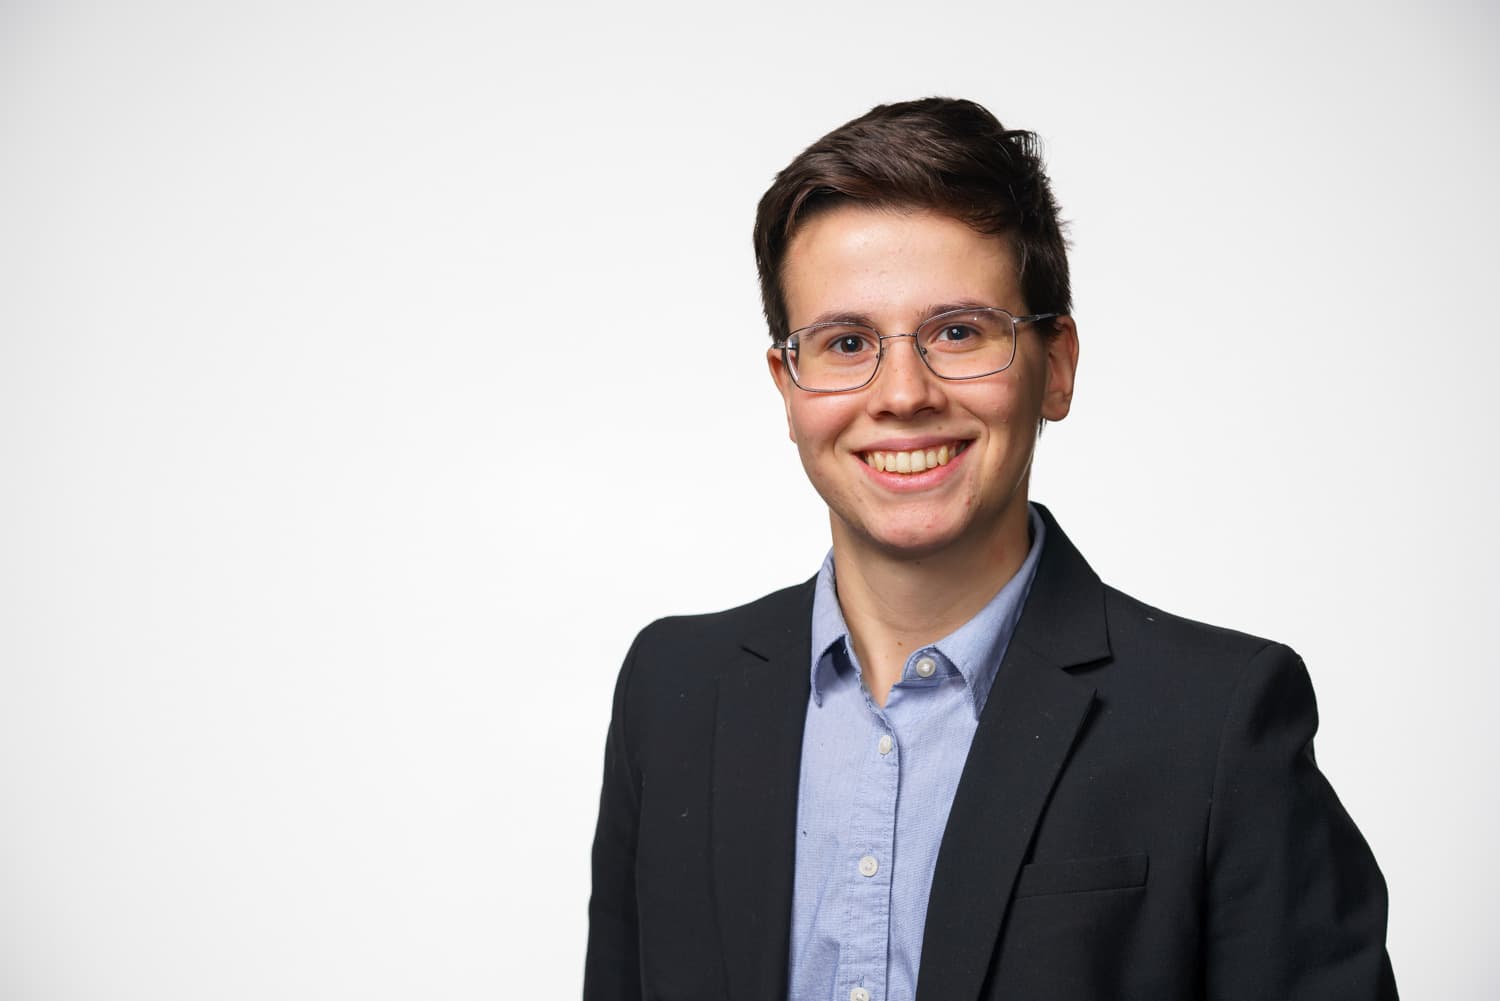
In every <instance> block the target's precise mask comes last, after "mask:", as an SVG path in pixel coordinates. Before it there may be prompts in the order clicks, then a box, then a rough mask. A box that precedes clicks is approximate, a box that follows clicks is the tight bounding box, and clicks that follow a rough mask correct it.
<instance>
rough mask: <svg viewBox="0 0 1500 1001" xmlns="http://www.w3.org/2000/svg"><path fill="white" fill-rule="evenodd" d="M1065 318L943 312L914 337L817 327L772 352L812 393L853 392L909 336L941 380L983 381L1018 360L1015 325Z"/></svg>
mask: <svg viewBox="0 0 1500 1001" xmlns="http://www.w3.org/2000/svg"><path fill="white" fill-rule="evenodd" d="M1061 315H1063V314H1061V313H1032V314H1030V315H1029V316H1016V315H1014V314H1012V313H1010V312H1008V311H1007V310H1004V309H998V308H995V307H991V306H982V307H975V308H972V309H954V310H949V311H948V312H945V313H938V314H937V315H936V316H932V317H929V318H928V319H926V320H924V321H923V322H922V325H921V326H920V327H918V328H917V329H916V330H914V331H913V332H911V333H909V334H882V333H880V332H879V331H878V330H876V329H875V328H874V327H870V326H866V325H865V324H862V323H845V322H841V321H834V322H831V323H814V324H812V325H811V326H808V327H801V328H799V329H797V330H794V331H792V332H791V333H790V334H788V335H787V336H786V337H785V338H784V339H782V340H779V341H776V342H775V343H774V344H773V345H772V347H774V348H778V349H780V351H781V359H782V361H783V362H784V363H785V365H786V368H787V371H788V372H789V373H791V376H792V382H794V383H795V384H796V385H797V387H798V388H799V389H802V390H805V391H806V392H809V393H848V392H853V391H854V390H856V389H863V388H864V387H866V386H868V385H869V384H870V383H871V382H872V381H874V379H875V373H876V372H878V371H880V362H881V360H882V359H883V358H884V357H885V342H886V341H889V340H895V339H896V338H898V337H910V338H911V339H912V346H913V347H915V348H916V349H917V357H918V358H921V359H922V362H923V363H924V364H925V365H926V366H927V368H928V370H929V371H931V372H932V374H933V375H935V376H937V377H938V378H939V379H948V380H950V381H962V380H964V379H982V378H984V377H985V376H987V375H994V374H995V373H997V372H1004V371H1005V370H1006V369H1007V368H1009V367H1010V365H1011V362H1013V361H1015V358H1016V326H1017V325H1018V324H1021V323H1034V322H1036V321H1038V320H1050V319H1052V318H1053V317H1057V316H1061Z"/></svg>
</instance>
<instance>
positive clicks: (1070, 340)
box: [1042, 316, 1078, 421]
mask: <svg viewBox="0 0 1500 1001" xmlns="http://www.w3.org/2000/svg"><path fill="white" fill-rule="evenodd" d="M1053 322H1054V323H1055V324H1057V333H1055V334H1053V335H1052V336H1051V337H1048V338H1047V339H1046V347H1047V385H1046V387H1045V388H1044V389H1043V390H1042V417H1043V418H1044V419H1046V420H1049V421H1060V420H1062V419H1063V418H1064V417H1066V416H1068V411H1069V410H1071V409H1072V407H1073V377H1074V376H1075V375H1076V374H1077V372H1078V325H1077V324H1075V323H1074V322H1073V318H1072V317H1071V316H1059V317H1058V318H1057V319H1056V320H1054V321H1053Z"/></svg>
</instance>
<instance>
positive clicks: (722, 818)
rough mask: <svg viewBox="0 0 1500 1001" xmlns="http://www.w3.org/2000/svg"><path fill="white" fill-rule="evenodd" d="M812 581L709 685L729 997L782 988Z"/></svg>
mask: <svg viewBox="0 0 1500 1001" xmlns="http://www.w3.org/2000/svg"><path fill="white" fill-rule="evenodd" d="M812 596H813V586H812V582H811V581H809V582H808V583H806V584H804V585H801V586H800V587H796V588H792V589H790V590H788V591H785V592H782V595H779V596H778V598H779V599H780V600H775V601H772V602H770V603H768V605H767V607H766V610H765V611H766V614H765V616H764V618H763V619H762V620H761V622H759V623H758V624H757V628H754V629H752V630H751V637H750V638H749V639H747V640H746V641H745V644H744V647H743V649H742V651H741V658H740V661H739V662H738V663H735V664H732V665H730V666H729V667H728V668H727V669H726V670H725V671H724V673H723V674H722V675H721V676H720V679H719V697H718V721H717V729H716V731H715V733H714V748H713V755H714V769H713V773H714V787H713V846H714V848H713V850H714V859H713V870H714V890H715V904H716V907H717V911H718V915H719V930H720V934H721V936H722V939H723V953H724V967H725V975H726V977H727V978H728V983H727V985H726V986H727V989H728V991H729V994H730V996H731V997H734V998H739V999H745V1001H768V999H772V998H782V997H785V995H786V989H787V962H788V958H787V954H788V943H789V939H790V935H791V911H792V887H793V878H794V873H795V868H796V827H797V790H798V786H799V784H800V780H801V776H800V768H801V763H802V729H803V724H804V722H805V718H806V715H807V699H808V689H809V677H808V672H809V657H810V649H811V645H812V637H811V621H812Z"/></svg>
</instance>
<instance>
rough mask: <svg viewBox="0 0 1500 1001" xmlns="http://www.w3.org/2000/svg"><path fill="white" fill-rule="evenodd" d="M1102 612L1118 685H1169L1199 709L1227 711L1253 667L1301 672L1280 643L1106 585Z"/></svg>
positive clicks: (1291, 653)
mask: <svg viewBox="0 0 1500 1001" xmlns="http://www.w3.org/2000/svg"><path fill="white" fill-rule="evenodd" d="M1105 614H1106V616H1107V617H1108V622H1109V638H1110V648H1111V654H1112V656H1111V663H1112V664H1113V665H1114V667H1115V668H1116V669H1117V670H1116V671H1114V672H1111V673H1113V674H1115V675H1116V677H1117V678H1118V680H1120V681H1121V682H1127V679H1134V681H1135V682H1139V683H1144V684H1146V685H1147V686H1153V687H1157V688H1158V689H1159V690H1160V689H1164V688H1168V687H1169V688H1171V689H1172V690H1175V691H1177V692H1178V693H1179V694H1180V695H1181V696H1182V697H1183V698H1184V699H1185V701H1186V702H1187V703H1190V704H1193V705H1196V706H1197V707H1198V708H1199V709H1200V710H1202V709H1206V708H1207V707H1208V706H1210V705H1217V706H1219V707H1220V708H1221V709H1223V708H1225V707H1227V705H1228V704H1229V701H1230V700H1231V699H1233V698H1234V693H1235V692H1236V690H1237V689H1239V688H1240V687H1241V685H1242V683H1243V682H1244V680H1245V679H1246V678H1247V677H1249V676H1250V675H1251V674H1253V673H1254V672H1255V671H1256V670H1257V665H1268V664H1269V665H1277V664H1284V665H1287V666H1295V667H1297V668H1301V664H1302V658H1301V657H1299V656H1298V655H1297V653H1296V651H1294V650H1293V649H1291V648H1290V647H1288V646H1286V645H1285V644H1283V643H1279V642H1277V641H1275V640H1271V639H1267V638H1266V637H1264V636H1256V635H1254V634H1252V633H1246V632H1241V631H1239V630H1237V629H1227V628H1225V627H1223V626H1217V625H1212V624H1209V623H1206V622H1198V621H1196V620H1193V619H1189V618H1185V617H1183V616H1180V615H1175V614H1173V613H1171V612H1167V611H1163V610H1162V609H1160V608H1157V607H1155V606H1153V605H1148V604H1146V603H1145V602H1143V601H1140V600H1139V599H1136V598H1133V597H1131V596H1130V595H1128V594H1125V593H1124V592H1122V591H1119V590H1117V589H1115V588H1112V587H1108V586H1106V587H1105ZM1120 668H1123V669H1124V670H1118V669H1120ZM1127 683H1128V682H1127Z"/></svg>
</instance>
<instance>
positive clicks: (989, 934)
mask: <svg viewBox="0 0 1500 1001" xmlns="http://www.w3.org/2000/svg"><path fill="white" fill-rule="evenodd" d="M1038 508H1039V510H1040V511H1041V514H1042V517H1043V520H1044V521H1045V522H1046V524H1047V541H1046V543H1045V545H1044V547H1043V550H1042V558H1041V563H1040V564H1039V565H1038V567H1037V573H1036V578H1035V579H1034V580H1033V582H1032V586H1031V592H1030V594H1029V595H1028V596H1027V599H1026V607H1025V608H1024V610H1023V611H1022V615H1021V620H1020V622H1019V623H1017V626H1016V632H1015V635H1014V636H1013V637H1012V639H1011V642H1010V646H1009V648H1008V649H1007V651H1006V655H1005V659H1004V661H1003V662H1002V663H1001V665H1000V668H999V672H998V674H997V675H996V678H995V684H994V687H993V688H992V689H991V691H990V696H989V700H988V701H987V702H986V704H985V707H984V711H983V713H982V714H981V716H980V720H979V727H978V729H977V730H976V731H975V733H974V742H973V744H972V745H971V746H970V748H969V757H968V760H967V761H966V762H965V764H964V770H963V774H962V776H961V777H960V778H959V783H958V790H957V792H956V794H955V796H954V800H953V807H952V810H951V811H950V813H949V815H948V825H947V828H946V830H945V831H944V835H943V843H942V847H941V848H940V849H939V852H938V860H937V868H936V870H935V872H934V874H933V881H932V892H931V895H930V896H929V898H928V905H927V923H926V928H925V932H924V935H923V940H922V966H921V971H920V973H919V974H918V981H917V1001H970V999H974V998H977V997H978V996H979V992H980V990H981V989H982V988H983V985H984V978H985V975H986V973H987V972H988V971H989V968H990V964H991V961H992V959H993V955H994V951H995V946H996V943H997V942H998V941H999V936H1000V930H1001V928H1002V927H1003V926H1004V923H1005V916H1006V913H1007V912H1008V910H1009V907H1010V899H1011V893H1012V890H1013V889H1014V886H1015V881H1016V876H1017V874H1018V873H1019V871H1020V868H1021V864H1022V862H1023V861H1024V860H1025V857H1026V853H1027V850H1028V849H1029V847H1030V845H1031V840H1032V835H1033V833H1034V832H1035V830H1036V826H1037V822H1038V821H1039V820H1040V818H1041V815H1042V811H1043V810H1044V809H1045V807H1046V804H1047V800H1048V797H1049V796H1050V795H1051V792H1052V787H1053V785H1054V784H1055V783H1056V781H1057V777H1058V775H1059V774H1060V773H1061V771H1062V768H1063V766H1064V764H1065V763H1066V761H1067V758H1068V754H1069V752H1070V751H1071V749H1072V747H1073V743H1074V741H1075V740H1076V739H1077V736H1078V733H1079V731H1080V730H1081V728H1082V727H1083V725H1084V723H1085V721H1086V720H1087V718H1088V715H1089V712H1090V709H1091V707H1092V705H1093V701H1094V689H1093V688H1092V686H1090V685H1088V684H1086V683H1084V682H1082V681H1080V680H1079V679H1077V678H1074V677H1072V676H1070V675H1069V674H1068V673H1067V672H1066V671H1065V670H1063V669H1064V668H1068V667H1074V666H1078V665H1080V664H1085V663H1090V662H1095V661H1098V660H1101V659H1104V658H1106V657H1108V656H1109V637H1108V630H1107V625H1106V622H1105V618H1104V586H1103V584H1102V583H1101V582H1100V581H1099V578H1098V577H1097V576H1096V575H1095V574H1094V572H1093V570H1092V569H1090V568H1089V565H1088V564H1087V563H1086V562H1085V561H1084V559H1083V557H1082V555H1080V554H1079V552H1078V550H1077V549H1075V548H1074V547H1073V544H1072V543H1071V542H1069V541H1068V538H1067V536H1066V535H1064V534H1063V532H1062V529H1061V528H1059V527H1058V525H1057V522H1056V521H1055V520H1053V518H1052V515H1051V514H1050V513H1049V512H1048V511H1047V510H1046V509H1045V508H1042V507H1041V506H1040V505H1038Z"/></svg>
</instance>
